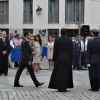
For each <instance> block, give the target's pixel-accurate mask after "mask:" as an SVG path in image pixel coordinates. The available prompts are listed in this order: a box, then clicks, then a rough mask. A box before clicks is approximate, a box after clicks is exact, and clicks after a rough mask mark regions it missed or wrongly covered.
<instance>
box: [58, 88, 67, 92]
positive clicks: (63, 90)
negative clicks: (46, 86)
mask: <svg viewBox="0 0 100 100" xmlns="http://www.w3.org/2000/svg"><path fill="white" fill-rule="evenodd" d="M58 92H67V90H66V89H59V90H58Z"/></svg>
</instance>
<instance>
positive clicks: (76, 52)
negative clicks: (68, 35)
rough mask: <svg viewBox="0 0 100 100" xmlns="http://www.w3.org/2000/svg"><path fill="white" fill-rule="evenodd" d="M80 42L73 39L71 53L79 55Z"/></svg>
mask: <svg viewBox="0 0 100 100" xmlns="http://www.w3.org/2000/svg"><path fill="white" fill-rule="evenodd" d="M80 46H81V44H80V43H79V42H78V43H76V42H75V41H73V55H77V56H79V55H80V53H81V47H80Z"/></svg>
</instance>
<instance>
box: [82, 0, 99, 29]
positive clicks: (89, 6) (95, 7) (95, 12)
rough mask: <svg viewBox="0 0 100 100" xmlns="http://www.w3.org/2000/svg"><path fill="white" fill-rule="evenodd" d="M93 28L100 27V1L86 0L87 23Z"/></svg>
mask: <svg viewBox="0 0 100 100" xmlns="http://www.w3.org/2000/svg"><path fill="white" fill-rule="evenodd" d="M84 24H87V25H90V27H91V29H93V28H97V29H99V25H100V2H98V1H97V0H95V1H93V0H85V23H84Z"/></svg>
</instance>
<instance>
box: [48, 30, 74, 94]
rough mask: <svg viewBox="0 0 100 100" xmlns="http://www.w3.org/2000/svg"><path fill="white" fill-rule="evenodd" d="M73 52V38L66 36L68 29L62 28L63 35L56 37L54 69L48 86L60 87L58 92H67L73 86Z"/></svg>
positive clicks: (52, 87)
mask: <svg viewBox="0 0 100 100" xmlns="http://www.w3.org/2000/svg"><path fill="white" fill-rule="evenodd" d="M72 53H73V44H72V40H71V39H70V38H68V37H66V29H65V28H62V29H61V37H59V38H56V39H55V44H54V51H53V61H54V70H53V72H52V75H51V79H50V83H49V86H48V88H51V89H58V92H66V89H67V88H73V79H72Z"/></svg>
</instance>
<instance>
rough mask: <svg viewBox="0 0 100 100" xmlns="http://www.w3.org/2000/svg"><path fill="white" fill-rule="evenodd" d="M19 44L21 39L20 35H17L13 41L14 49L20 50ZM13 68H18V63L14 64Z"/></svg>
mask: <svg viewBox="0 0 100 100" xmlns="http://www.w3.org/2000/svg"><path fill="white" fill-rule="evenodd" d="M21 42H22V39H21V38H20V34H17V35H16V39H15V40H14V45H15V48H20V47H21ZM15 66H16V67H19V63H18V62H15Z"/></svg>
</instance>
